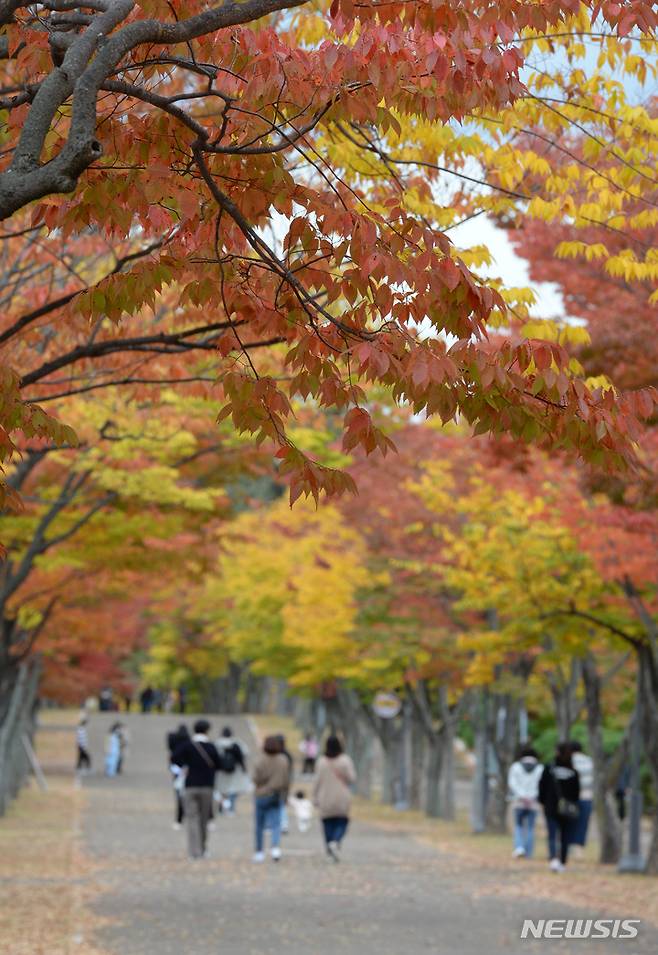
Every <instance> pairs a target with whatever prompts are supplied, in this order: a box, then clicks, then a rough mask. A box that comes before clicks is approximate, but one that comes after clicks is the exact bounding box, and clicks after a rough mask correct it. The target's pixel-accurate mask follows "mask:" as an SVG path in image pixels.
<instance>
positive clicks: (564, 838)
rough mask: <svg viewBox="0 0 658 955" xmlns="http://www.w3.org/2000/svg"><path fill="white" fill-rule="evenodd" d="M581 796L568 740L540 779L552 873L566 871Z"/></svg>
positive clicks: (557, 751)
mask: <svg viewBox="0 0 658 955" xmlns="http://www.w3.org/2000/svg"><path fill="white" fill-rule="evenodd" d="M579 798H580V780H579V778H578V773H577V772H576V770H575V769H574V768H573V765H572V762H571V747H570V746H569V744H568V743H558V747H557V750H556V753H555V760H554V761H553V762H552V763H551V764H550V765H549V766H547V767H546V768H545V769H544V772H543V773H542V777H541V779H540V780H539V802H540V803H541V804H542V806H543V807H544V815H545V816H546V828H547V829H548V854H549V857H550V867H551V869H552V870H553V872H564V868H565V866H566V864H567V858H568V855H569V840H570V836H571V829H572V827H573V825H574V820H575V819H577V818H578V799H579ZM558 839H559V843H560V848H559V852H558Z"/></svg>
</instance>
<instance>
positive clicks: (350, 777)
mask: <svg viewBox="0 0 658 955" xmlns="http://www.w3.org/2000/svg"><path fill="white" fill-rule="evenodd" d="M355 782H356V773H355V771H354V764H353V763H352V760H351V759H350V757H349V756H348V755H347V754H346V753H344V752H343V746H342V743H341V741H340V740H339V739H338V737H337V736H330V737H329V738H328V740H327V743H326V747H325V751H324V756H321V757H320V759H319V760H318V762H317V767H316V774H315V783H314V785H313V802H314V803H315V805H316V806H317V807H318V811H319V813H320V818H321V819H322V828H323V831H324V842H325V847H326V850H327V856H328V857H329V858H330V859H331V860H332V861H333V862H339V861H340V851H341V847H342V843H343V839H344V838H345V833H346V832H347V827H348V825H349V816H350V807H351V804H352V787H353V786H354V784H355Z"/></svg>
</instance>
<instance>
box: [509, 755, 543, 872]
mask: <svg viewBox="0 0 658 955" xmlns="http://www.w3.org/2000/svg"><path fill="white" fill-rule="evenodd" d="M543 772H544V767H543V766H542V764H541V763H540V762H539V759H538V758H537V753H536V752H535V750H534V749H533V748H532V746H523V747H521V749H520V750H519V752H518V754H517V757H516V760H515V761H514V762H513V763H512V765H511V766H510V768H509V772H508V774H507V788H508V791H509V794H510V798H511V800H512V812H513V813H514V849H513V852H512V855H513V856H514V858H515V859H522V858H527V859H531V858H532V854H533V852H534V848H535V821H536V819H537V810H538V809H539V802H538V801H537V797H538V796H539V781H540V779H541V777H542V774H543Z"/></svg>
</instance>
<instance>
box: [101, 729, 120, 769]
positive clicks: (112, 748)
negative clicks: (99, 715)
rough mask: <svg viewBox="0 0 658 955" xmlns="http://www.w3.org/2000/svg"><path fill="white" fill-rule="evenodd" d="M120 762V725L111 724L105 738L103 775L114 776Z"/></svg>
mask: <svg viewBox="0 0 658 955" xmlns="http://www.w3.org/2000/svg"><path fill="white" fill-rule="evenodd" d="M120 760H121V723H113V724H112V726H111V727H110V731H109V733H108V734H107V736H106V737H105V775H106V776H116V774H117V771H118V769H119V762H120Z"/></svg>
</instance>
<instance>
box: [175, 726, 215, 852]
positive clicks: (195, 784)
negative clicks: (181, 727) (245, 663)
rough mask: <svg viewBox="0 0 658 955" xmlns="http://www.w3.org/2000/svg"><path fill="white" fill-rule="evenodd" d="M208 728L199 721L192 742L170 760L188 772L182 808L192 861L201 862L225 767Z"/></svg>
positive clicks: (180, 749) (181, 746)
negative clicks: (218, 782) (217, 778)
mask: <svg viewBox="0 0 658 955" xmlns="http://www.w3.org/2000/svg"><path fill="white" fill-rule="evenodd" d="M209 729H210V723H209V722H208V720H197V721H196V723H195V724H194V735H193V736H192V739H190V740H187V742H184V743H182V744H181V745H180V746H179V747H178V749H177V750H176V751H175V752H174V754H173V755H172V757H171V762H172V763H173V765H174V766H179V767H180V768H181V769H184V770H186V774H185V789H184V792H183V806H184V809H185V821H186V823H187V846H188V851H189V854H190V858H191V859H201V858H203V857H205V856H206V855H207V850H206V846H207V841H208V823H209V821H210V818H211V816H212V794H213V788H214V785H215V773H216V772H217V771H218V770H221V769H223V765H224V764H223V763H222V759H221V757H220V755H219V753H218V752H217V749H216V747H215V745H214V744H213V743H211V742H210V740H209V738H208V730H209Z"/></svg>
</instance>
